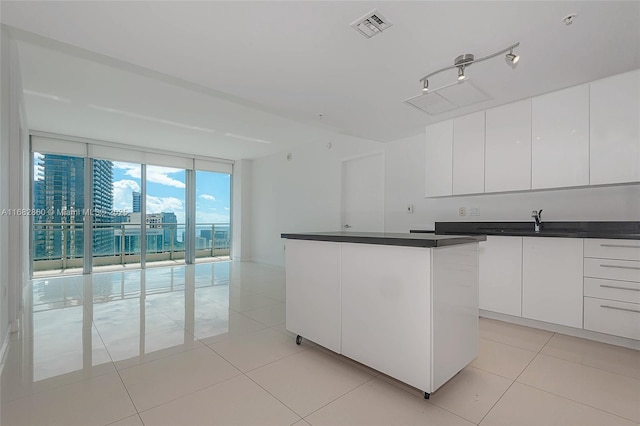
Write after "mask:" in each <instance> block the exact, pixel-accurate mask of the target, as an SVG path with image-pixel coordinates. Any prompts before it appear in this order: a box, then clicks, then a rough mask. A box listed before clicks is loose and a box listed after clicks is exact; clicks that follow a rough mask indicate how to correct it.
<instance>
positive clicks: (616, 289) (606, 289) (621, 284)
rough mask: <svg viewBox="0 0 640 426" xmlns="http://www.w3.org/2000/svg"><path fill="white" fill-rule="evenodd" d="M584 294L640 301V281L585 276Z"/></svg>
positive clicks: (625, 300) (610, 298) (626, 300)
mask: <svg viewBox="0 0 640 426" xmlns="http://www.w3.org/2000/svg"><path fill="white" fill-rule="evenodd" d="M584 295H585V296H589V297H597V298H599V299H609V300H617V301H619V302H628V303H640V283H635V282H631V281H614V280H603V279H600V278H587V277H585V279H584Z"/></svg>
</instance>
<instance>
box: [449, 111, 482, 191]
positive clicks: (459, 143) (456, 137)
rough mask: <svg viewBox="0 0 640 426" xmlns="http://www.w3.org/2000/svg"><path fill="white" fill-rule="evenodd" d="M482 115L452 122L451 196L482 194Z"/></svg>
mask: <svg viewBox="0 0 640 426" xmlns="http://www.w3.org/2000/svg"><path fill="white" fill-rule="evenodd" d="M484 115H485V114H484V111H481V112H477V113H475V114H470V115H465V116H464V117H459V118H456V119H454V120H453V195H459V194H481V193H483V192H484V132H485V128H484V127H485V126H484V120H485V118H484Z"/></svg>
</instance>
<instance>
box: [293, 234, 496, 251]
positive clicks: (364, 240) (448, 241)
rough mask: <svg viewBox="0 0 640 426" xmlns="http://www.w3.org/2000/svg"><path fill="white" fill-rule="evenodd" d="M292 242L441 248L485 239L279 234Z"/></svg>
mask: <svg viewBox="0 0 640 426" xmlns="http://www.w3.org/2000/svg"><path fill="white" fill-rule="evenodd" d="M281 237H282V238H288V239H292V240H311V241H333V242H338V243H356V244H379V245H387V246H406V247H427V248H429V247H443V246H451V245H456V244H467V243H477V242H479V241H485V240H486V239H487V237H486V236H484V235H434V234H431V233H429V234H427V233H409V234H402V233H385V232H340V231H338V232H307V233H291V234H281Z"/></svg>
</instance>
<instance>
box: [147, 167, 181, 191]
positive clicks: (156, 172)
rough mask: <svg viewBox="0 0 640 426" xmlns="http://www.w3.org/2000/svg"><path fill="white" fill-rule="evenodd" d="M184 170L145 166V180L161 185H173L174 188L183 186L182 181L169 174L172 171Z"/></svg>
mask: <svg viewBox="0 0 640 426" xmlns="http://www.w3.org/2000/svg"><path fill="white" fill-rule="evenodd" d="M183 171H184V170H181V169H172V168H170V167H160V166H147V181H149V182H154V183H159V184H161V185H167V186H174V187H176V188H185V184H184V182H180V181H179V180H177V179H174V178H172V177H171V176H169V175H170V174H172V173H180V172H183Z"/></svg>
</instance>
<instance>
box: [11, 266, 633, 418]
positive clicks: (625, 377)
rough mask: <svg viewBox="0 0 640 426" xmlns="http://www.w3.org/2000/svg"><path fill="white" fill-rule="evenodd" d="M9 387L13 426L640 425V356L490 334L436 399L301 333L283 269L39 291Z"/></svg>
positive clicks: (509, 331) (505, 329) (528, 331)
mask: <svg viewBox="0 0 640 426" xmlns="http://www.w3.org/2000/svg"><path fill="white" fill-rule="evenodd" d="M25 294H26V295H27V297H26V300H25V313H24V318H23V319H22V328H21V331H20V332H19V333H17V334H15V335H12V337H11V343H10V346H9V350H8V354H7V358H6V361H5V368H4V370H3V373H2V378H1V386H0V398H1V401H2V402H1V405H0V410H1V413H0V424H2V425H3V426H9V425H45V424H57V425H94V424H95V425H107V424H111V425H121V426H126V425H147V426H150V425H212V424H222V425H228V424H237V425H252V424H255V425H293V424H295V425H391V424H403V425H414V424H415V425H472V424H476V425H483V426H484V425H638V424H640V352H638V351H634V350H630V349H625V348H620V347H616V346H611V345H606V344H602V343H597V342H592V341H588V340H584V339H579V338H575V337H570V336H565V335H561V334H554V333H550V332H547V331H541V330H536V329H532V328H527V327H522V326H517V325H513V324H508V323H504V322H500V321H494V320H488V319H481V320H480V336H481V339H480V351H479V356H478V358H477V359H476V360H474V361H473V363H472V364H471V365H469V366H468V367H466V368H465V369H464V370H463V371H462V372H460V373H459V374H458V375H456V376H455V377H454V378H453V379H452V380H450V381H449V382H448V383H446V384H445V385H444V386H443V387H442V388H440V389H439V390H438V391H437V392H435V393H434V394H433V395H432V398H431V399H430V400H428V401H427V400H424V399H423V398H422V392H421V391H419V390H417V389H414V388H411V387H409V386H406V385H404V384H402V383H399V382H398V381H396V380H394V379H391V378H389V377H387V376H385V375H383V374H380V373H378V372H377V371H375V370H372V369H370V368H367V367H365V366H363V365H361V364H358V363H356V362H354V361H351V360H349V359H346V358H344V357H342V356H340V355H337V354H334V353H332V352H330V351H328V350H326V349H324V348H322V347H319V346H317V345H314V344H313V343H311V342H308V341H304V342H303V344H302V345H301V346H297V345H296V344H295V342H294V337H295V336H293V335H292V334H291V333H289V332H288V331H286V328H285V325H284V321H285V316H284V313H285V309H284V306H285V305H284V303H285V286H284V270H283V269H282V268H277V267H271V266H266V265H260V264H256V263H234V262H216V263H211V264H197V265H194V266H178V267H167V268H153V269H148V270H146V271H132V270H125V271H120V272H110V273H103V274H94V275H88V276H61V277H55V278H39V279H36V280H34V281H33V282H32V283H30V284H29V287H28V288H27V291H25Z"/></svg>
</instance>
